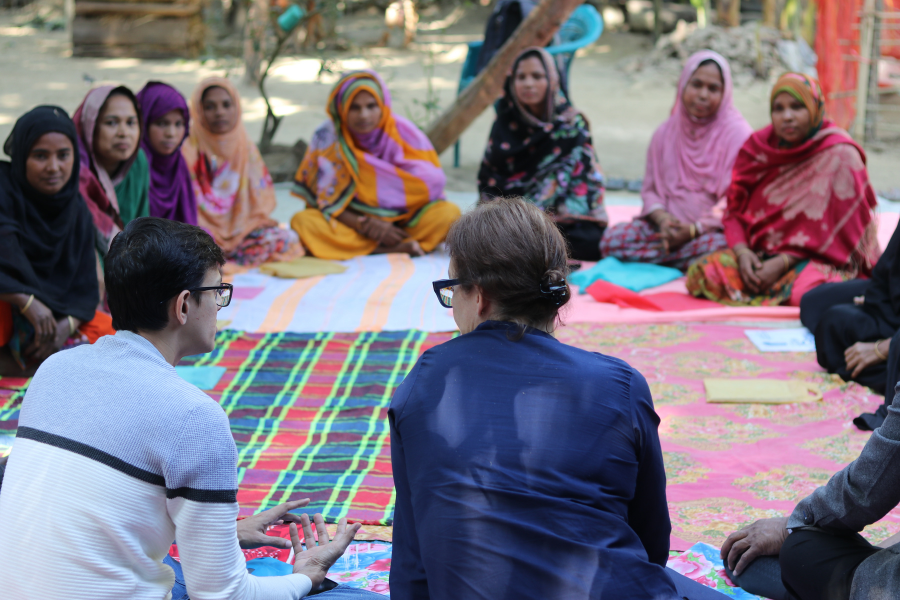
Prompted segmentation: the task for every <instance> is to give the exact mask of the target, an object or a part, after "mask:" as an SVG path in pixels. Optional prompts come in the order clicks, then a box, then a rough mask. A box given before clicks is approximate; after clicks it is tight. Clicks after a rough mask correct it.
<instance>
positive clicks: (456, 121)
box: [426, 0, 584, 154]
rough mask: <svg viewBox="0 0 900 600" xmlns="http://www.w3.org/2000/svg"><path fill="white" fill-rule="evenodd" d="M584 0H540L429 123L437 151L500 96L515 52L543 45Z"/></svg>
mask: <svg viewBox="0 0 900 600" xmlns="http://www.w3.org/2000/svg"><path fill="white" fill-rule="evenodd" d="M583 2H584V0H543V2H541V3H540V5H538V6H537V7H536V8H535V9H534V10H532V11H531V14H529V15H528V17H527V18H526V19H525V20H524V21H522V23H521V25H519V27H518V29H516V32H515V33H514V34H513V35H512V37H510V38H509V39H508V40H506V43H505V44H503V47H502V48H500V50H498V51H497V53H496V54H495V55H494V57H493V58H492V59H491V62H489V63H488V65H487V66H486V67H485V68H484V70H483V71H482V72H481V73H479V74H478V76H477V77H476V78H475V79H474V80H473V81H472V83H471V84H470V85H469V87H467V88H466V89H465V90H463V92H462V93H461V94H460V95H459V96H458V97H457V98H456V102H454V103H453V106H451V107H450V108H449V109H447V110H446V111H445V112H444V114H442V115H441V116H440V117H438V118H437V120H436V121H435V122H434V123H432V124H431V125H430V126H429V127H428V130H427V131H426V135H428V138H429V139H430V140H431V143H432V144H434V148H435V150H437V152H438V154H440V153H441V152H443V151H444V150H446V149H447V148H449V147H450V145H451V144H453V142H455V141H456V140H457V139H458V138H459V136H460V135H461V134H462V132H463V131H465V130H466V129H467V128H468V127H469V125H471V124H472V122H473V121H474V120H475V119H477V118H478V115H480V114H481V113H482V111H484V109H485V108H487V107H488V106H490V105H491V104H493V103H494V101H496V100H497V98H499V97H500V95H501V94H502V90H503V82H504V80H505V79H506V74H507V72H508V71H509V68H510V67H511V66H512V63H513V61H514V60H515V59H516V56H518V55H519V53H520V52H521V51H522V50H524V49H525V48H527V47H529V46H545V45H547V43H548V42H549V41H550V40H551V39H553V36H554V35H556V32H557V31H559V28H560V27H562V24H563V23H565V22H566V20H567V19H568V18H569V16H570V15H571V14H572V12H573V11H574V10H575V9H576V8H578V6H580V5H581V4H582V3H583Z"/></svg>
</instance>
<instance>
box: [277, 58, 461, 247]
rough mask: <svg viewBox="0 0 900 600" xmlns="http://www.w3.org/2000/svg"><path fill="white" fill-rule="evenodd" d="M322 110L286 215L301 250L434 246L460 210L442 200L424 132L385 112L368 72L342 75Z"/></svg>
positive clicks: (381, 88)
mask: <svg viewBox="0 0 900 600" xmlns="http://www.w3.org/2000/svg"><path fill="white" fill-rule="evenodd" d="M327 110H328V115H329V116H330V117H331V118H330V120H328V121H326V122H325V123H323V124H322V125H321V126H320V127H319V128H318V129H317V130H316V132H315V134H314V135H313V139H312V142H311V143H310V146H309V149H308V150H307V151H306V156H304V158H303V163H302V164H301V165H300V168H299V169H298V170H297V176H296V177H295V185H294V189H293V193H294V195H295V196H297V197H299V198H301V199H303V200H304V201H306V205H307V209H306V210H304V211H302V212H299V213H297V214H296V215H294V218H293V219H291V227H293V228H294V230H295V231H296V232H297V233H298V234H299V235H300V240H301V241H302V242H303V245H304V246H305V247H306V249H307V250H309V252H310V253H311V254H312V255H313V256H317V257H319V258H328V259H334V260H345V259H348V258H352V257H354V256H360V255H365V254H373V253H388V252H403V253H407V254H410V255H412V256H418V255H421V254H424V253H426V252H430V251H431V250H433V249H434V248H435V247H436V246H437V245H438V244H440V243H441V242H442V241H443V240H444V238H445V237H446V236H447V231H449V229H450V225H452V224H453V221H455V220H456V219H457V218H458V217H459V214H460V211H459V208H458V207H457V206H456V205H455V204H453V203H451V202H447V201H446V200H444V183H445V181H446V178H445V176H444V172H443V171H442V170H441V165H440V161H439V160H438V156H437V152H435V151H434V147H433V146H432V145H431V142H430V141H429V140H428V138H427V137H425V134H423V133H422V132H421V131H420V130H419V129H418V128H417V127H416V126H415V125H414V124H413V123H411V122H410V121H408V120H407V119H404V118H403V117H401V116H399V115H395V114H394V113H393V112H392V111H391V96H390V93H389V92H388V90H387V87H386V86H385V85H384V82H383V81H382V79H381V77H379V76H378V74H376V73H375V72H374V71H355V72H353V73H348V74H347V75H345V76H344V77H342V78H341V80H340V81H338V83H337V85H335V87H334V90H332V92H331V96H330V97H329V99H328V109H327Z"/></svg>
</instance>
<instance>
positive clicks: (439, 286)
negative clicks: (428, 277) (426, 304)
mask: <svg viewBox="0 0 900 600" xmlns="http://www.w3.org/2000/svg"><path fill="white" fill-rule="evenodd" d="M459 284H460V281H459V279H438V280H437V281H432V282H431V287H432V288H434V295H435V296H437V299H438V302H440V303H441V306H443V307H444V308H453V304H452V303H451V304H447V303H446V302H444V298H443V297H442V296H441V290H443V289H445V288H448V287H449V288H452V287H453V286H455V285H459Z"/></svg>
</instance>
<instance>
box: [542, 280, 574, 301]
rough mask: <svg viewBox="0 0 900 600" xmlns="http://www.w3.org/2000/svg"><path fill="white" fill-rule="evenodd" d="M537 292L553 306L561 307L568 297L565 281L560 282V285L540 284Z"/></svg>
mask: <svg viewBox="0 0 900 600" xmlns="http://www.w3.org/2000/svg"><path fill="white" fill-rule="evenodd" d="M539 290H540V292H541V295H543V296H544V297H545V298H547V299H548V300H549V301H550V302H551V303H552V304H553V306H562V305H563V303H564V302H565V301H566V299H567V298H568V297H569V288H568V287H567V286H566V280H565V279H563V280H562V283H559V284H557V285H549V284H547V283H541V286H540V288H539Z"/></svg>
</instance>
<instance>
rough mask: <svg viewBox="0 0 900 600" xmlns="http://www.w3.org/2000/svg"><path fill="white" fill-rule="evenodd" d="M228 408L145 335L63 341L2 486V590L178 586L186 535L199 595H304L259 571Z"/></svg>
mask: <svg viewBox="0 0 900 600" xmlns="http://www.w3.org/2000/svg"><path fill="white" fill-rule="evenodd" d="M236 497H237V450H236V448H235V445H234V440H233V438H232V437H231V431H230V429H229V426H228V418H227V416H226V415H225V413H224V412H223V411H222V409H221V407H220V406H219V405H218V404H217V403H216V402H215V401H213V400H212V399H211V398H210V397H209V396H207V395H206V394H204V393H203V392H201V391H200V390H199V389H197V388H196V387H194V386H193V385H191V384H189V383H187V382H186V381H184V380H183V379H181V378H180V377H179V376H178V375H177V374H176V372H175V369H174V368H173V367H172V366H171V365H169V364H168V363H167V362H166V361H165V359H164V358H163V356H162V355H161V354H160V353H159V351H158V350H157V349H156V348H155V347H154V346H153V344H151V343H150V342H149V341H148V340H146V339H144V338H143V337H141V336H139V335H137V334H134V333H131V332H127V331H120V332H118V333H117V334H116V335H115V336H108V337H104V338H101V339H100V340H98V341H97V343H95V344H93V345H91V346H80V347H78V348H74V349H71V350H66V351H63V352H59V353H57V354H55V355H54V356H52V357H50V358H49V359H48V360H47V361H46V362H45V363H44V364H43V365H42V366H41V367H40V369H38V372H37V374H36V375H35V377H34V379H33V381H32V382H31V385H30V386H29V388H28V392H27V393H26V395H25V399H24V401H23V404H22V412H21V416H20V419H19V429H18V434H17V437H16V442H15V445H14V447H13V451H12V453H11V454H10V459H9V464H8V466H7V470H6V475H5V477H4V478H3V487H2V490H0V598H2V599H3V600H18V599H26V598H28V599H34V598H40V599H41V600H54V599H60V600H63V599H65V600H78V599H82V598H83V599H85V600H100V599H107V598H108V599H117V600H119V599H122V598H129V599H148V600H149V599H154V600H162V599H164V598H168V597H169V594H170V591H171V588H172V584H173V582H174V574H173V572H172V569H171V568H169V567H168V566H166V565H164V564H163V563H162V560H163V558H164V557H165V556H166V553H167V551H168V549H169V546H170V545H171V544H172V542H173V541H174V540H176V538H177V541H178V550H179V554H180V557H181V563H182V567H183V569H184V576H185V580H186V583H187V589H188V594H189V595H190V597H191V599H192V600H207V599H262V598H266V599H282V598H284V599H295V598H301V597H303V596H305V595H306V594H307V593H308V592H309V589H310V580H309V578H308V577H306V576H305V575H299V574H296V575H288V576H285V577H269V578H257V577H252V576H250V575H248V573H247V569H246V567H245V562H244V556H243V554H242V553H241V551H240V548H239V546H238V540H237V535H236V533H235V517H237V514H238V505H237V500H236Z"/></svg>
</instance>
